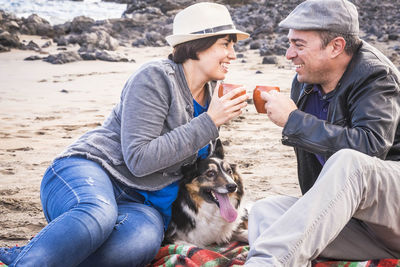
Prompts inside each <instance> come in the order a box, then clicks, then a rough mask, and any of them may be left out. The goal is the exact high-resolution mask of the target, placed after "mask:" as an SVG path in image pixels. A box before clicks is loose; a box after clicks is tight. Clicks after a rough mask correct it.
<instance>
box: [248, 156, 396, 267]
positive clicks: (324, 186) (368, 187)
mask: <svg viewBox="0 0 400 267" xmlns="http://www.w3.org/2000/svg"><path fill="white" fill-rule="evenodd" d="M249 243H250V252H249V255H248V259H247V261H246V264H245V266H254V267H261V266H290V267H298V266H311V260H313V259H315V258H317V256H319V257H325V258H330V259H345V260H369V259H382V258H399V257H400V253H399V252H400V162H393V161H382V160H380V159H377V158H373V157H370V156H367V155H365V154H362V153H360V152H357V151H354V150H350V149H344V150H341V151H339V152H337V153H335V154H334V155H333V156H332V157H331V158H330V159H329V160H328V161H327V162H326V164H325V166H324V168H323V170H322V172H321V174H320V176H319V177H318V180H317V182H316V183H315V184H314V186H313V187H312V188H311V189H310V190H309V191H308V192H307V193H306V194H305V195H304V196H302V197H301V198H299V199H298V198H294V197H289V196H275V197H271V198H267V199H264V200H260V201H257V202H256V203H255V205H254V206H253V208H252V210H251V212H250V216H249Z"/></svg>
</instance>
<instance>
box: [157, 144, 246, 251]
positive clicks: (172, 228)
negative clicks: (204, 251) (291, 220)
mask: <svg viewBox="0 0 400 267" xmlns="http://www.w3.org/2000/svg"><path fill="white" fill-rule="evenodd" d="M182 172H183V174H184V178H183V179H182V181H181V184H180V188H179V193H178V197H177V199H176V201H175V202H174V204H173V207H172V219H171V222H170V225H169V227H168V230H167V232H166V235H165V238H164V244H166V243H175V244H190V245H195V246H198V247H206V246H208V245H211V244H215V243H216V244H224V243H227V242H229V241H232V240H236V241H242V242H247V214H246V213H247V211H246V210H245V209H244V208H243V207H242V206H243V205H242V200H243V195H244V188H243V183H242V179H241V177H240V175H239V173H238V172H237V171H236V165H234V164H229V163H228V162H226V161H225V160H224V154H223V148H222V144H221V141H220V140H217V144H216V149H215V152H214V154H213V155H212V156H211V157H209V158H207V159H202V160H198V161H197V162H196V164H194V165H191V166H187V167H184V168H183V169H182ZM216 196H218V197H219V199H218V198H217V197H216ZM228 199H229V202H230V204H231V205H229V204H227V203H228V202H227V201H228ZM219 200H220V202H221V203H219ZM222 202H223V203H222ZM221 204H222V205H221ZM221 206H224V207H226V206H229V208H228V209H227V208H225V209H224V210H225V212H224V211H220V207H221ZM221 210H222V207H221ZM227 210H228V211H227ZM235 212H237V217H236V219H234V218H235V216H234V215H235ZM222 214H225V215H224V217H223V216H222ZM224 218H225V219H224Z"/></svg>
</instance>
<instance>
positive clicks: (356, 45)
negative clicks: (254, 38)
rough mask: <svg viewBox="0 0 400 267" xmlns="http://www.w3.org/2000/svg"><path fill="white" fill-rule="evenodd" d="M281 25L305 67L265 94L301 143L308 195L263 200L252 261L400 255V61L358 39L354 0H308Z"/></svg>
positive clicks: (252, 225)
mask: <svg viewBox="0 0 400 267" xmlns="http://www.w3.org/2000/svg"><path fill="white" fill-rule="evenodd" d="M279 25H280V27H283V28H287V29H289V33H288V38H289V43H290V46H289V48H288V49H287V52H286V57H287V58H288V59H289V60H291V61H292V62H293V64H294V65H295V66H296V73H297V74H296V77H295V78H294V81H293V84H292V90H291V98H289V97H286V96H285V95H282V94H280V93H277V92H274V93H263V94H262V97H263V98H264V100H266V105H265V107H266V110H267V114H268V117H269V118H270V119H271V120H272V121H273V122H274V123H275V124H276V125H278V126H281V127H283V130H282V135H283V140H282V142H283V144H285V145H289V146H293V147H294V149H295V153H296V157H297V163H298V178H299V184H300V188H301V190H302V193H303V196H302V197H301V198H299V199H297V198H294V197H289V196H276V197H272V198H267V199H265V200H260V201H258V202H256V204H255V206H254V208H253V209H252V210H251V213H250V217H249V243H250V252H249V255H248V258H247V262H246V266H254V267H255V266H257V267H259V266H291V267H293V266H294V267H297V266H310V265H311V261H312V260H313V259H315V258H317V257H318V256H319V257H320V258H329V259H346V260H367V259H378V258H399V257H400V162H398V161H399V160H400V142H399V141H400V128H399V120H400V93H399V90H400V88H399V81H400V73H399V71H398V70H397V69H396V67H394V65H393V64H392V63H391V62H390V61H389V60H388V59H387V58H386V57H385V56H384V55H383V54H382V53H380V52H379V51H378V50H376V49H375V48H373V47H372V46H370V45H369V44H367V43H366V42H364V41H361V40H360V39H359V37H358V34H359V24H358V13H357V9H356V7H355V6H354V5H353V4H352V3H350V2H348V1H346V0H308V1H305V2H303V3H301V4H300V5H299V6H297V7H296V8H295V9H294V10H293V12H292V13H290V14H289V16H288V17H287V18H286V19H284V20H283V21H282V22H281V23H280V24H279Z"/></svg>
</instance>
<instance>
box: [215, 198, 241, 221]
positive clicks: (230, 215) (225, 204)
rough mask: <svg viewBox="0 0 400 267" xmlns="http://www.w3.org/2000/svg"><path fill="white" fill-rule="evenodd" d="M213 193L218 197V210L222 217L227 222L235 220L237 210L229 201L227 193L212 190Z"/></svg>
mask: <svg viewBox="0 0 400 267" xmlns="http://www.w3.org/2000/svg"><path fill="white" fill-rule="evenodd" d="M214 194H215V196H216V197H217V199H218V202H219V212H220V213H221V216H222V218H224V219H225V220H226V221H227V222H233V221H235V220H236V217H237V212H236V210H235V208H234V207H233V206H232V204H231V203H230V202H229V198H228V194H219V193H217V192H214Z"/></svg>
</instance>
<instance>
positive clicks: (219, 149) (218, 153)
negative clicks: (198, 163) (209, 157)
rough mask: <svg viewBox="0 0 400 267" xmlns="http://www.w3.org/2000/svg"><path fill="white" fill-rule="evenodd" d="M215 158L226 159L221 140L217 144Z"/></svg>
mask: <svg viewBox="0 0 400 267" xmlns="http://www.w3.org/2000/svg"><path fill="white" fill-rule="evenodd" d="M213 156H215V157H217V158H220V159H224V147H223V146H222V142H221V139H219V138H218V139H217V141H216V142H215V149H214V153H213Z"/></svg>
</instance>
